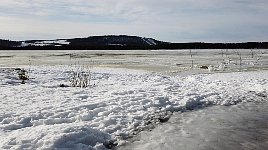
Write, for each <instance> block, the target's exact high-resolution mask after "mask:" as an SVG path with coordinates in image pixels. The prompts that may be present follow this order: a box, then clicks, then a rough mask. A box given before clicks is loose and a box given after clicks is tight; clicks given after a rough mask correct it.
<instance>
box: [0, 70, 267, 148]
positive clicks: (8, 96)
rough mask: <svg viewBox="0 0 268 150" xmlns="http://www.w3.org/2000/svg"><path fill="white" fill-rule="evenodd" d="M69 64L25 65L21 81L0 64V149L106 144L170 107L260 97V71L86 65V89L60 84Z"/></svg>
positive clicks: (263, 86) (263, 96) (263, 91)
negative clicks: (187, 72) (168, 71)
mask: <svg viewBox="0 0 268 150" xmlns="http://www.w3.org/2000/svg"><path fill="white" fill-rule="evenodd" d="M26 69H28V68H27V67H26ZM68 69H69V68H68V67H67V66H36V67H33V66H32V67H31V72H30V80H29V81H28V82H27V83H26V84H20V82H19V81H18V80H16V78H17V77H16V75H14V72H13V71H12V70H11V69H10V70H9V69H1V72H0V80H1V82H0V91H1V94H0V148H1V149H54V148H71V149H107V148H109V147H111V146H113V145H114V144H118V145H120V144H123V143H124V140H125V139H127V138H129V137H132V136H134V135H136V134H137V133H138V132H139V131H141V130H144V129H146V128H152V127H153V125H154V124H157V123H158V122H162V121H166V120H167V119H168V118H169V117H170V115H171V112H174V111H186V110H192V109H195V108H201V107H205V106H209V105H233V104H237V103H239V102H249V101H251V102H252V101H255V102H262V101H267V87H268V84H267V79H268V72H267V71H256V72H237V73H221V74H220V73H219V74H211V75H202V74H201V75H191V76H183V77H182V76H167V75H161V74H157V73H151V72H145V71H134V70H128V69H111V68H93V69H92V70H91V72H92V80H91V87H90V88H75V87H60V86H59V85H60V84H64V85H68V84H70V83H69V81H68V77H67V74H68V72H67V71H68Z"/></svg>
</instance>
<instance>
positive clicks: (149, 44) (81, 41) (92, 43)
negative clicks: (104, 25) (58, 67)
mask: <svg viewBox="0 0 268 150" xmlns="http://www.w3.org/2000/svg"><path fill="white" fill-rule="evenodd" d="M50 41H53V40H50ZM65 41H67V42H68V43H69V44H61V45H56V44H54V45H53V44H51V45H43V46H40V45H34V44H31V43H34V42H42V40H31V41H10V40H1V39H0V50H157V49H268V42H245V43H203V42H195V43H169V42H162V41H158V40H155V39H152V38H141V37H137V36H95V37H88V38H76V39H65ZM23 42H24V43H25V42H27V43H30V44H28V45H24V46H22V43H23Z"/></svg>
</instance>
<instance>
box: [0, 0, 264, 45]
mask: <svg viewBox="0 0 268 150" xmlns="http://www.w3.org/2000/svg"><path fill="white" fill-rule="evenodd" d="M267 16H268V1H267V0H161V1H160V0H1V3H0V38H1V39H11V40H27V39H56V38H72V37H88V36H93V35H121V34H124V35H137V36H144V37H152V38H156V39H159V40H164V41H170V42H197V41H202V42H245V41H268V19H266V18H267Z"/></svg>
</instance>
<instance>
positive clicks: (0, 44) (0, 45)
mask: <svg viewBox="0 0 268 150" xmlns="http://www.w3.org/2000/svg"><path fill="white" fill-rule="evenodd" d="M20 44H21V43H20V42H17V41H10V40H2V39H0V49H7V48H12V47H15V46H19V45H20Z"/></svg>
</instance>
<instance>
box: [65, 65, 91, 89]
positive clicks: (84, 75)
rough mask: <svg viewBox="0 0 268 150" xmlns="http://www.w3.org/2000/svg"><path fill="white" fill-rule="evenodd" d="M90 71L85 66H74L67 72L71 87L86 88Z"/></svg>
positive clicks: (88, 84) (89, 78)
mask: <svg viewBox="0 0 268 150" xmlns="http://www.w3.org/2000/svg"><path fill="white" fill-rule="evenodd" d="M90 80H91V72H90V69H89V68H86V67H81V66H80V67H75V70H73V69H72V71H70V73H69V81H70V82H71V86H72V87H81V88H86V87H89V86H90Z"/></svg>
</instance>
